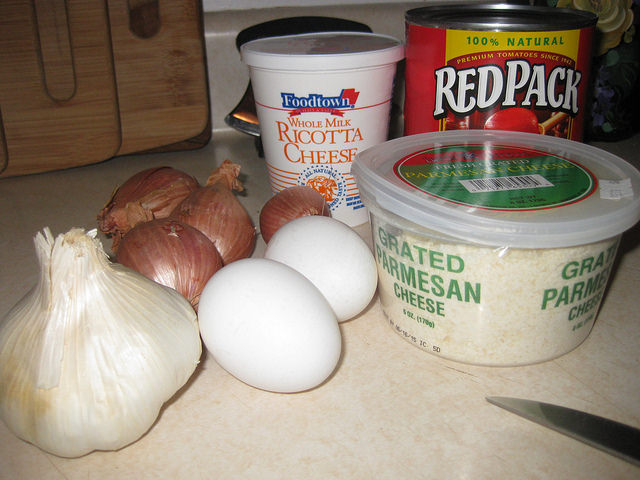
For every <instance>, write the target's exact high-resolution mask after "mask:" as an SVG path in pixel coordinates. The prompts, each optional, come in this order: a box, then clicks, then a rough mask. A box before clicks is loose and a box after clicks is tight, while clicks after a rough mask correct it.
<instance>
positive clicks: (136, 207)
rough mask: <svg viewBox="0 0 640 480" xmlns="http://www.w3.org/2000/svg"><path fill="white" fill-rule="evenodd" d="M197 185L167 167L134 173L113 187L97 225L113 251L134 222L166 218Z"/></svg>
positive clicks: (192, 179) (179, 172)
mask: <svg viewBox="0 0 640 480" xmlns="http://www.w3.org/2000/svg"><path fill="white" fill-rule="evenodd" d="M199 186H200V185H199V184H198V181H197V180H196V179H195V178H194V177H192V176H191V175H188V174H186V173H184V172H182V171H180V170H176V169H174V168H171V167H157V168H149V169H146V170H143V171H141V172H138V173H136V174H135V175H133V176H132V177H131V178H129V179H128V180H127V181H126V182H125V183H123V184H122V185H121V186H120V187H119V188H117V189H116V190H115V192H114V193H113V195H112V196H111V198H110V199H109V202H107V204H106V205H105V206H104V208H103V209H102V211H101V212H100V214H99V215H98V227H99V228H100V231H101V232H102V233H105V234H107V235H110V236H112V237H113V245H112V247H111V248H112V250H113V251H114V252H115V251H117V249H118V245H119V243H120V240H121V239H122V237H123V236H124V235H125V234H126V233H127V232H128V231H129V230H131V229H132V228H133V227H135V226H136V225H137V224H138V223H141V222H146V221H149V220H152V219H154V218H165V217H168V216H169V214H170V213H171V212H172V211H173V210H174V209H175V207H176V206H177V205H178V204H179V203H180V202H181V201H182V200H183V199H184V198H185V197H186V196H187V195H189V194H190V193H191V192H192V191H194V190H195V189H196V188H198V187H199Z"/></svg>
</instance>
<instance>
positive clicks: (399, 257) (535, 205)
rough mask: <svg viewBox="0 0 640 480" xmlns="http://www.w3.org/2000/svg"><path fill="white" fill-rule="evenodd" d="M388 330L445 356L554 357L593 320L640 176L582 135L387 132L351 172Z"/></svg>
mask: <svg viewBox="0 0 640 480" xmlns="http://www.w3.org/2000/svg"><path fill="white" fill-rule="evenodd" d="M352 174H353V175H354V177H355V179H356V182H357V185H358V188H359V190H360V192H361V195H362V199H363V202H364V204H365V206H366V207H367V208H368V210H369V212H370V218H371V228H372V234H373V241H374V251H375V252H374V253H375V256H376V261H377V265H378V274H379V295H380V301H381V305H382V308H383V310H384V313H385V315H386V317H387V318H388V321H389V323H390V325H391V327H392V329H393V330H394V331H395V332H396V333H397V334H398V335H400V337H402V338H404V339H405V340H407V341H408V342H409V343H411V344H413V345H415V346H417V347H419V348H421V349H423V350H426V351H428V352H430V353H433V354H436V355H440V356H442V357H445V358H447V359H451V360H456V361H459V362H464V363H471V364H477V365H493V366H514V365H526V364H532V363H537V362H542V361H546V360H550V359H552V358H555V357H558V356H560V355H563V354H565V353H567V352H569V351H571V350H572V349H574V348H575V347H577V346H578V345H579V344H580V343H582V341H584V340H585V339H586V338H587V336H588V335H589V332H590V330H591V328H592V326H593V324H594V321H595V319H596V314H597V312H598V308H599V305H600V302H601V300H602V297H603V294H604V292H605V286H606V284H607V281H608V278H609V276H610V274H611V270H612V268H613V265H614V259H615V256H616V251H617V247H618V244H619V240H620V237H621V235H622V233H623V232H624V231H625V230H627V229H629V228H630V227H632V226H633V225H634V224H635V223H636V222H637V221H638V220H639V219H640V173H639V172H638V171H637V170H636V169H635V168H634V167H633V166H631V165H630V164H628V163H627V162H625V161H624V160H622V159H620V158H619V157H616V156H614V155H612V154H609V153H607V152H605V151H603V150H600V149H597V148H595V147H591V146H588V145H585V144H583V143H579V142H575V141H571V140H566V139H560V138H553V137H547V136H543V135H538V134H529V133H520V132H512V131H495V132H487V131H480V130H468V131H451V132H434V133H423V134H418V135H412V136H408V137H403V138H399V139H396V140H391V141H388V142H385V143H382V144H379V145H377V146H374V147H371V148H369V149H367V150H365V151H363V152H360V153H359V154H358V155H357V156H356V160H355V162H354V164H353V167H352Z"/></svg>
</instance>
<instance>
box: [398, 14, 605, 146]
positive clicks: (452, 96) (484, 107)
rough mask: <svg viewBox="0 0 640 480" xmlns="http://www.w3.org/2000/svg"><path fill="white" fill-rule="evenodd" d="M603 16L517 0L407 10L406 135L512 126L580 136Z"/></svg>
mask: <svg viewBox="0 0 640 480" xmlns="http://www.w3.org/2000/svg"><path fill="white" fill-rule="evenodd" d="M597 20H598V17H597V15H595V14H593V13H591V12H586V11H581V10H572V9H561V8H551V7H537V6H529V5H514V4H472V5H469V4H464V5H462V4H449V5H434V6H429V7H422V8H416V9H412V10H409V11H407V12H406V13H405V27H406V47H405V48H406V66H405V105H404V134H405V135H413V134H417V133H423V132H435V131H444V130H466V129H480V130H512V131H520V132H528V133H540V134H545V135H552V136H556V137H561V138H567V139H570V140H577V141H582V139H583V131H584V124H585V117H586V111H587V95H588V90H589V70H590V67H591V52H592V44H593V40H594V32H595V25H596V23H597Z"/></svg>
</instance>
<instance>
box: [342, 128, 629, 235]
mask: <svg viewBox="0 0 640 480" xmlns="http://www.w3.org/2000/svg"><path fill="white" fill-rule="evenodd" d="M351 171H352V174H353V176H354V177H355V179H356V182H357V185H358V188H359V190H360V193H361V195H362V198H363V201H364V204H365V206H367V207H368V208H369V209H370V210H371V211H372V213H374V214H382V215H384V214H385V213H386V212H390V213H391V214H393V215H395V216H396V217H400V218H399V219H400V220H401V221H402V222H403V228H407V225H409V228H413V229H414V230H416V232H417V233H421V229H424V230H426V231H427V232H435V233H439V234H440V235H443V236H446V237H452V238H453V239H459V240H462V241H464V242H469V243H474V244H482V245H491V246H498V247H503V246H510V247H516V248H551V247H569V246H576V245H583V244H587V243H591V242H595V241H599V240H604V239H606V238H611V237H614V236H616V235H618V234H621V233H622V232H624V231H625V230H627V229H629V228H630V227H632V226H633V225H634V224H635V223H636V222H637V221H638V220H639V219H640V173H639V172H638V170H636V169H635V168H634V167H633V166H632V165H630V164H629V163H627V162H626V161H624V160H622V159H621V158H619V157H617V156H615V155H612V154H610V153H608V152H605V151H603V150H601V149H598V148H596V147H592V146H589V145H586V144H583V143H579V142H574V141H570V140H564V139H560V138H555V137H550V136H546V135H539V134H531V133H520V132H511V131H509V132H506V131H492V132H488V131H482V130H460V131H449V132H433V133H424V134H418V135H412V136H408V137H402V138H398V139H395V140H391V141H388V142H385V143H382V144H379V145H376V146H374V147H371V148H369V149H367V150H364V151H362V152H360V153H358V154H357V156H356V159H355V161H354V164H353V166H352V170H351ZM405 223H407V225H405ZM422 233H425V232H422Z"/></svg>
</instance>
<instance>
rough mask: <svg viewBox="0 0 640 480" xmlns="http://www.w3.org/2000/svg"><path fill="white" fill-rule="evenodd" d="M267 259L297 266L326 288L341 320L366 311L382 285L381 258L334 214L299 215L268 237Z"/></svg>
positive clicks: (325, 292) (317, 284)
mask: <svg viewBox="0 0 640 480" xmlns="http://www.w3.org/2000/svg"><path fill="white" fill-rule="evenodd" d="M264 256H265V258H269V259H271V260H277V261H278V262H282V263H284V264H286V265H289V266H290V267H292V268H294V269H296V270H298V271H299V272H300V273H302V274H303V275H304V276H305V277H307V278H308V279H309V280H311V281H312V282H313V283H314V285H315V286H316V287H318V289H319V290H320V291H321V292H322V293H323V295H324V296H325V297H326V298H327V300H328V301H329V304H330V305H331V307H332V308H333V310H334V312H335V314H336V316H337V317H338V321H340V322H343V321H345V320H349V319H350V318H353V317H355V316H356V315H358V314H359V313H360V312H362V311H363V310H364V309H365V308H366V307H367V305H369V303H370V302H371V299H372V298H373V296H374V294H375V292H376V287H377V285H378V273H377V270H376V262H375V259H374V257H373V254H372V253H371V250H370V249H369V246H368V245H367V244H366V242H365V241H364V240H363V239H362V238H361V237H360V235H358V233H357V232H356V231H355V230H353V229H352V228H350V227H349V226H347V225H346V224H344V223H342V222H340V221H339V220H336V219H334V218H331V217H323V216H318V215H316V216H307V217H300V218H297V219H295V220H292V221H290V222H289V223H286V224H285V225H283V226H282V227H281V228H280V229H279V230H278V231H277V232H276V233H275V234H274V235H273V237H271V240H269V243H268V244H267V248H266V250H265V254H264Z"/></svg>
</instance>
